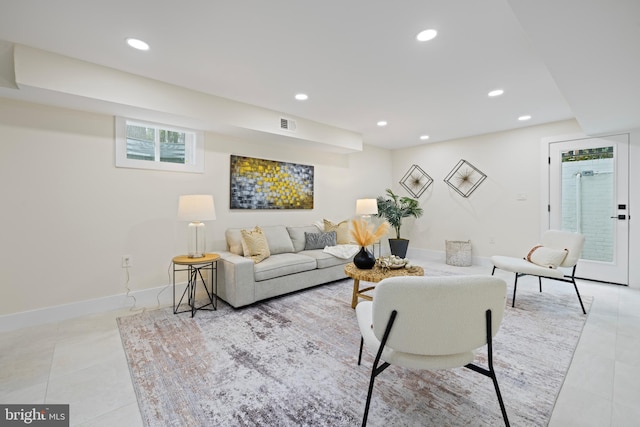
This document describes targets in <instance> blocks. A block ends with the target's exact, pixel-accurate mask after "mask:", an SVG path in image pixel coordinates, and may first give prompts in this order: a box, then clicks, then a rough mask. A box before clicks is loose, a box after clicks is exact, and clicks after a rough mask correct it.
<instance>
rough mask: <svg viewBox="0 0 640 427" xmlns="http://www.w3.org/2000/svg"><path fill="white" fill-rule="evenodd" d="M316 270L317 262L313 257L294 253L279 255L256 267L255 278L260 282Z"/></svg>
mask: <svg viewBox="0 0 640 427" xmlns="http://www.w3.org/2000/svg"><path fill="white" fill-rule="evenodd" d="M315 268H316V260H315V258H313V257H308V256H304V255H299V254H294V253H285V254H277V255H273V256H270V257H269V258H267V259H265V260H264V261H262V262H261V263H260V264H256V265H255V267H254V278H255V280H256V282H259V281H261V280H267V279H273V278H274V277H280V276H286V275H289V274H294V273H300V272H302V271H307V270H314V269H315Z"/></svg>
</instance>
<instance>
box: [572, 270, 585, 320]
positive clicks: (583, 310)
mask: <svg viewBox="0 0 640 427" xmlns="http://www.w3.org/2000/svg"><path fill="white" fill-rule="evenodd" d="M571 281H572V282H573V287H574V288H576V294H577V295H578V301H580V307H582V314H587V311H586V310H585V309H584V304H582V298H581V297H580V291H578V285H577V284H576V279H574V278H573V277H572V278H571Z"/></svg>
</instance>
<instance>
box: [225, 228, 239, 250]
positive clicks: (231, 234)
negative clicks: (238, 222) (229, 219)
mask: <svg viewBox="0 0 640 427" xmlns="http://www.w3.org/2000/svg"><path fill="white" fill-rule="evenodd" d="M240 230H242V229H241V228H227V230H226V231H225V232H224V237H225V239H226V240H227V247H228V248H229V252H231V253H232V254H236V255H240V256H244V250H243V249H242V233H240Z"/></svg>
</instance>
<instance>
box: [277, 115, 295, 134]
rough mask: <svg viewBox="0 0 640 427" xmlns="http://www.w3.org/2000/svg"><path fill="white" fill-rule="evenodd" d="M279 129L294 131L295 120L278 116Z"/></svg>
mask: <svg viewBox="0 0 640 427" xmlns="http://www.w3.org/2000/svg"><path fill="white" fill-rule="evenodd" d="M280 129H284V130H288V131H290V132H295V130H296V122H295V121H294V120H291V119H285V118H283V117H281V118H280Z"/></svg>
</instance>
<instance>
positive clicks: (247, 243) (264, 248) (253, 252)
mask: <svg viewBox="0 0 640 427" xmlns="http://www.w3.org/2000/svg"><path fill="white" fill-rule="evenodd" d="M240 234H241V235H242V250H243V251H244V254H245V255H244V256H245V257H247V258H251V259H252V260H253V262H254V263H256V264H257V263H259V262H261V261H263V260H265V259H266V258H269V256H270V255H271V253H270V252H269V244H268V243H267V238H266V236H265V235H264V233H263V232H262V229H261V228H260V227H258V226H257V225H256V226H255V228H254V229H253V230H241V231H240Z"/></svg>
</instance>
